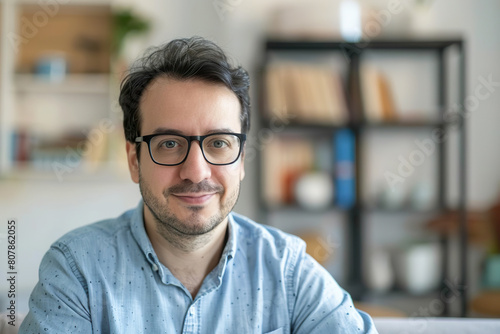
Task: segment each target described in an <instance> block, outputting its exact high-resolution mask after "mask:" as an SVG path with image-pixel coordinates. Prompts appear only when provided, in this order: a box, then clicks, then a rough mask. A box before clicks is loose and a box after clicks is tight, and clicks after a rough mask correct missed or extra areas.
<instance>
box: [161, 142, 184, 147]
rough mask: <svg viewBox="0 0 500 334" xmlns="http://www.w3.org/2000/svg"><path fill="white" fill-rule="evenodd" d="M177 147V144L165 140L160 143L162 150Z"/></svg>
mask: <svg viewBox="0 0 500 334" xmlns="http://www.w3.org/2000/svg"><path fill="white" fill-rule="evenodd" d="M178 145H179V144H178V143H177V142H175V141H173V140H165V141H164V142H162V143H160V147H162V148H174V147H176V146H178Z"/></svg>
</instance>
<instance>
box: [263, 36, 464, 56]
mask: <svg viewBox="0 0 500 334" xmlns="http://www.w3.org/2000/svg"><path fill="white" fill-rule="evenodd" d="M452 45H458V46H461V45H462V40H461V39H460V38H456V39H455V38H452V39H415V40H402V39H392V40H389V39H387V40H371V41H361V42H358V43H349V42H342V41H328V40H293V41H292V40H287V39H278V38H276V39H274V38H273V39H270V40H267V41H266V44H265V46H266V49H267V50H269V51H278V50H280V51H302V50H304V51H342V50H346V51H350V52H351V53H352V52H355V53H356V50H358V51H359V52H361V50H363V49H385V50H422V49H428V50H436V49H438V50H439V49H445V48H447V47H449V46H452ZM353 50H355V51H353Z"/></svg>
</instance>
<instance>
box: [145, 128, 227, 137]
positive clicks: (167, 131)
mask: <svg viewBox="0 0 500 334" xmlns="http://www.w3.org/2000/svg"><path fill="white" fill-rule="evenodd" d="M220 132H229V133H236V132H235V131H233V130H232V129H230V128H220V129H214V130H210V131H207V132H206V134H207V135H209V134H212V133H220ZM163 133H165V134H172V135H183V136H186V134H185V132H184V131H181V130H177V129H169V128H156V129H155V130H154V131H153V133H152V134H154V135H157V134H163Z"/></svg>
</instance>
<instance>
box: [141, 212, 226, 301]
mask: <svg viewBox="0 0 500 334" xmlns="http://www.w3.org/2000/svg"><path fill="white" fill-rule="evenodd" d="M144 222H145V227H146V232H147V234H148V237H149V239H150V240H151V244H152V245H153V249H154V250H155V252H156V255H157V256H158V259H159V260H160V262H161V263H162V264H163V265H164V266H165V267H167V268H168V269H169V270H170V271H171V272H172V274H173V275H174V276H175V277H176V278H177V279H179V280H180V281H181V283H183V284H184V286H185V287H186V288H187V289H188V290H189V291H190V292H191V294H192V296H193V298H194V297H195V295H196V293H197V292H198V290H199V288H200V287H201V283H202V282H203V280H204V278H205V277H206V276H207V275H208V274H209V273H210V272H211V271H212V270H213V269H214V268H215V267H216V266H217V264H218V263H219V261H220V258H221V256H222V251H223V249H224V246H225V244H226V232H227V225H228V218H226V219H225V220H224V221H223V222H221V223H220V224H218V225H217V226H216V227H215V228H214V229H213V230H211V231H210V232H207V233H205V234H202V235H185V234H182V233H179V232H178V231H175V230H172V229H166V228H161V227H160V226H162V224H161V223H160V222H157V221H156V219H155V218H154V217H153V215H152V214H151V212H150V211H149V209H148V208H147V207H145V208H144Z"/></svg>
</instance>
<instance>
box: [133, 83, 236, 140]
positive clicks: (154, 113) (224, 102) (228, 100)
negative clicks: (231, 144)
mask: <svg viewBox="0 0 500 334" xmlns="http://www.w3.org/2000/svg"><path fill="white" fill-rule="evenodd" d="M140 112H141V123H142V124H141V134H143V135H145V134H149V133H152V132H154V131H155V130H157V129H159V128H164V129H174V130H177V131H180V132H182V133H185V134H186V135H202V134H205V133H208V132H210V131H214V130H217V129H226V130H230V131H233V132H241V122H240V113H241V106H240V103H239V100H238V98H237V96H236V94H235V93H234V92H232V91H231V90H230V89H229V88H227V87H226V86H224V85H223V84H218V83H211V82H206V81H202V80H199V79H190V80H176V79H172V78H168V77H159V78H156V79H155V80H153V81H152V82H151V83H150V84H149V85H148V87H147V88H146V89H145V91H144V93H143V95H142V97H141V101H140Z"/></svg>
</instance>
